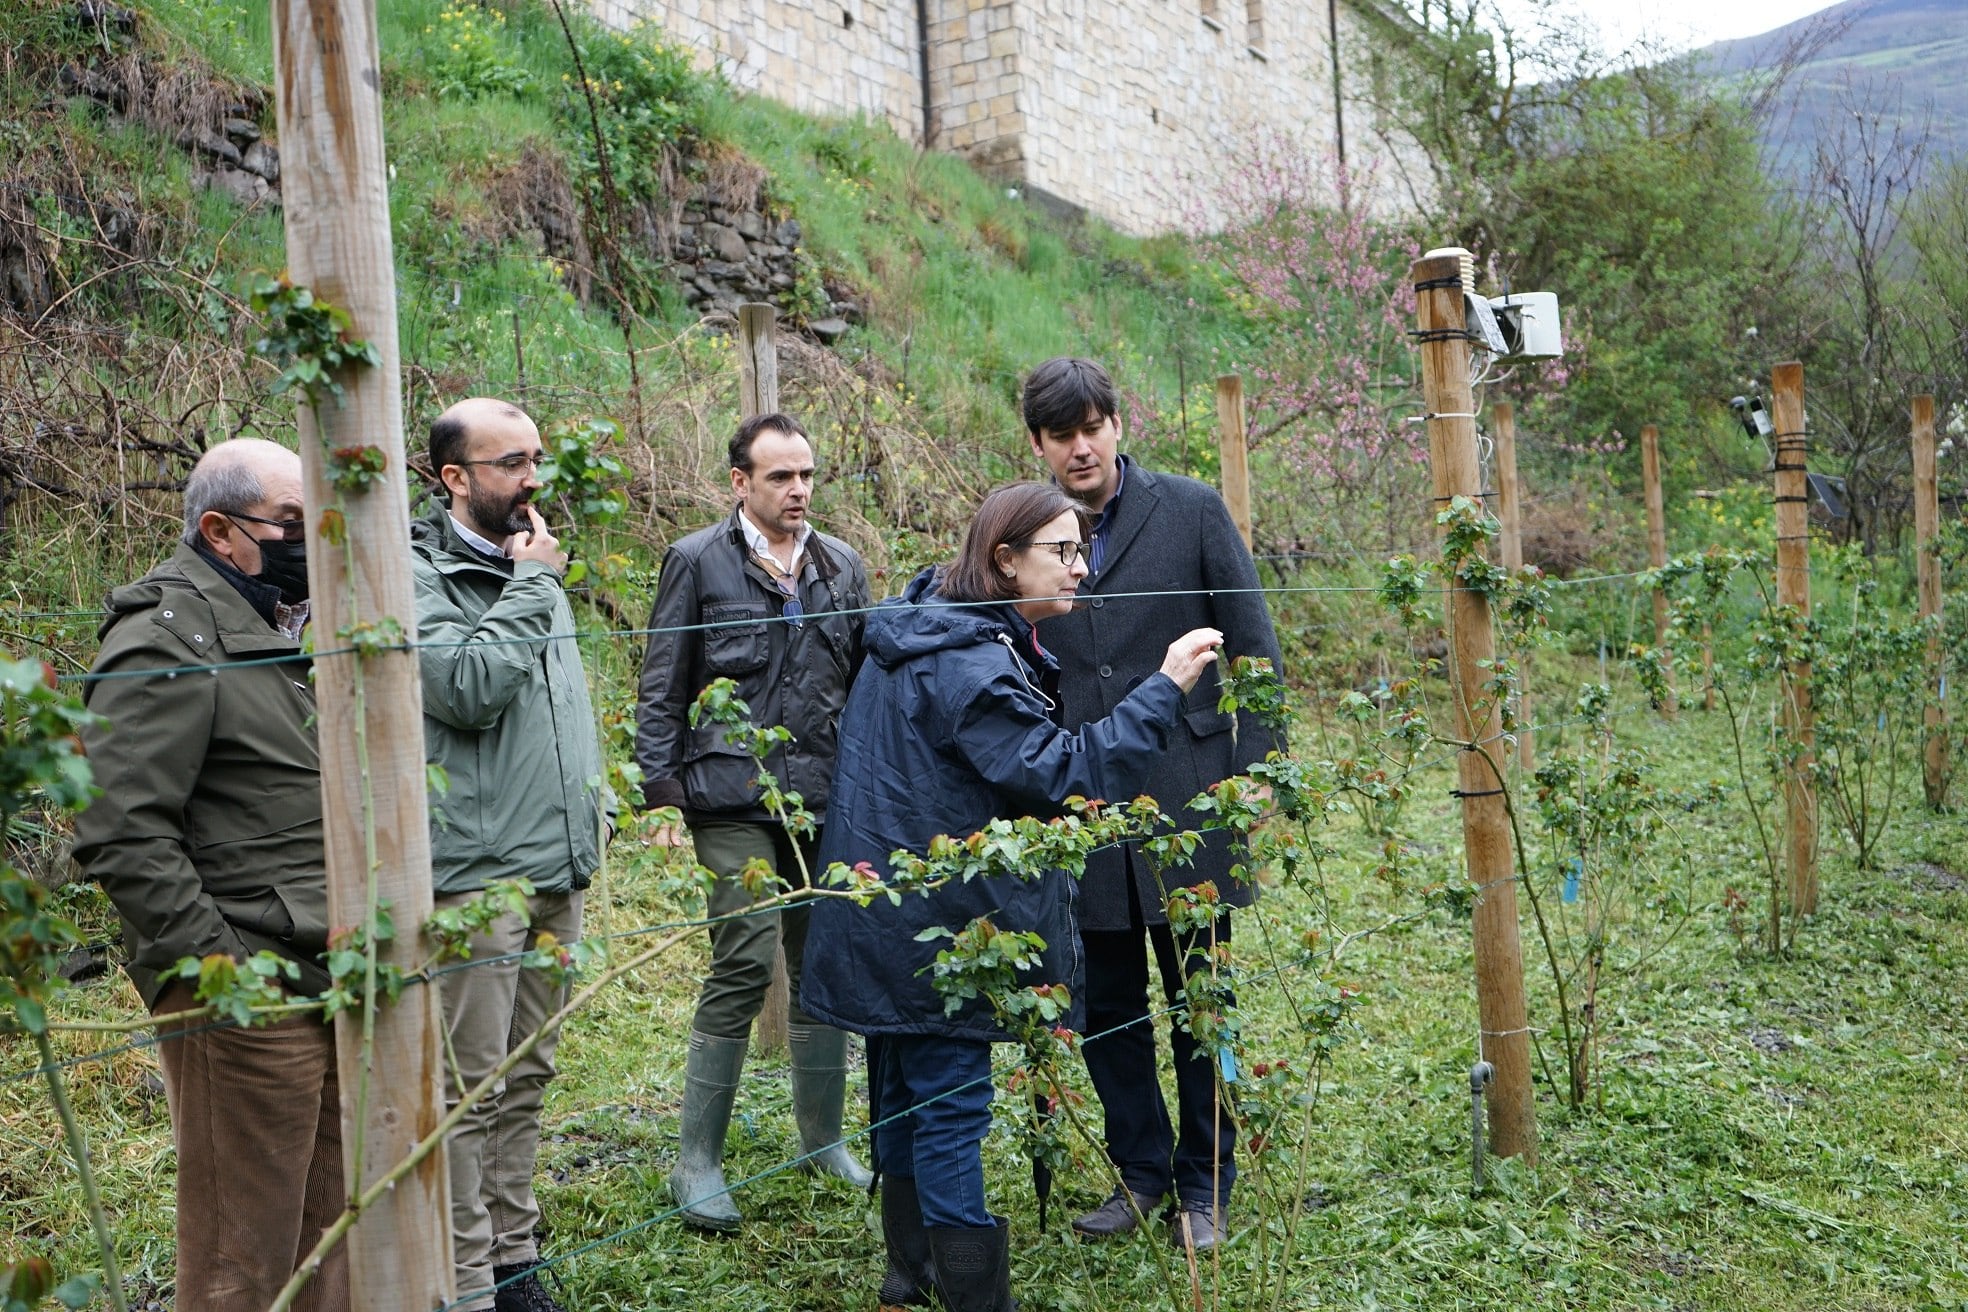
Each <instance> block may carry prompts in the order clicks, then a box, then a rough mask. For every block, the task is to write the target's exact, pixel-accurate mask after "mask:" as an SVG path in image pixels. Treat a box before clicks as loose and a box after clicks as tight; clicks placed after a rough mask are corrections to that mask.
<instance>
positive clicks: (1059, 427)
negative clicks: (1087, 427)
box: [1025, 355, 1121, 437]
mask: <svg viewBox="0 0 1968 1312" xmlns="http://www.w3.org/2000/svg"><path fill="white" fill-rule="evenodd" d="M1089 410H1091V411H1093V412H1094V413H1096V414H1098V415H1099V416H1100V417H1101V418H1102V419H1112V418H1113V417H1114V416H1115V415H1117V414H1119V413H1120V412H1121V403H1120V398H1119V397H1118V396H1116V395H1115V393H1114V380H1113V379H1112V378H1109V377H1108V376H1107V371H1106V370H1105V369H1102V368H1101V367H1100V366H1099V365H1097V364H1095V363H1094V362H1093V361H1091V360H1082V359H1080V358H1078V357H1077V356H1071V355H1056V356H1054V357H1053V358H1052V359H1050V360H1047V361H1046V362H1045V363H1044V364H1042V365H1040V366H1039V367H1038V368H1036V369H1034V370H1033V371H1032V373H1031V375H1030V376H1029V377H1028V378H1026V380H1025V430H1026V431H1027V432H1029V433H1030V434H1031V435H1032V436H1033V437H1037V436H1038V435H1039V433H1040V432H1041V431H1043V430H1044V429H1048V428H1050V429H1051V430H1052V431H1053V432H1055V433H1058V432H1064V431H1065V430H1066V429H1069V428H1078V427H1079V426H1080V425H1081V424H1083V423H1085V422H1086V417H1087V411H1089Z"/></svg>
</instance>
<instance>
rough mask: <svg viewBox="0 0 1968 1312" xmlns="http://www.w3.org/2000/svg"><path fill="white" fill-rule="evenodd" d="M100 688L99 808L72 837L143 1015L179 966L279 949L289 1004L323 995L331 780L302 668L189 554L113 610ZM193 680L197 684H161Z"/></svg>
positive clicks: (94, 694)
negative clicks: (295, 977)
mask: <svg viewBox="0 0 1968 1312" xmlns="http://www.w3.org/2000/svg"><path fill="white" fill-rule="evenodd" d="M101 636H102V651H101V654H100V655H98V656H97V658H96V664H95V673H96V674H97V675H99V676H107V677H102V678H98V679H96V680H94V681H92V682H91V683H90V684H89V689H88V692H87V693H86V694H85V696H86V699H87V701H88V705H89V709H90V710H92V711H94V712H95V713H96V714H98V715H100V716H102V717H104V719H105V721H106V723H104V724H101V725H96V726H94V727H91V728H87V729H84V730H83V731H82V742H83V746H84V748H85V749H86V750H87V752H88V754H89V763H90V765H91V766H92V767H93V768H94V771H95V781H96V786H97V787H99V788H101V789H102V796H101V797H99V798H97V799H96V800H95V801H94V802H93V803H91V804H90V806H89V808H88V809H87V810H86V811H84V812H82V814H81V815H80V816H79V817H77V819H76V822H75V858H76V860H77V861H79V862H81V864H82V867H83V868H84V869H85V870H86V871H88V873H89V876H90V878H92V879H95V880H97V881H99V882H100V883H101V884H102V886H103V891H104V892H106V893H108V894H109V898H110V900H111V901H112V902H114V903H115V904H116V909H117V911H118V912H120V913H121V914H122V917H123V929H124V940H125V942H126V944H127V945H128V947H129V952H130V960H129V963H128V969H129V972H130V978H131V980H132V981H133V982H134V983H135V984H136V986H137V992H138V993H139V994H141V995H142V997H143V1000H144V1005H146V1006H149V1005H151V1004H152V1003H154V1002H155V1001H156V1000H157V996H158V995H159V994H160V993H162V992H163V991H164V986H165V984H166V983H168V982H169V980H168V978H166V976H168V972H169V971H170V970H171V968H172V967H173V966H175V965H176V964H177V962H178V960H179V959H180V958H183V957H203V956H209V955H211V954H213V953H218V952H223V953H227V954H229V955H231V956H233V957H235V958H242V959H243V958H245V957H247V956H250V955H252V954H253V953H255V952H259V951H261V950H263V949H272V950H273V951H275V952H278V953H280V954H281V955H282V956H285V957H288V958H289V959H291V960H293V961H296V962H298V963H300V965H301V968H302V971H301V980H300V982H299V983H298V984H294V985H292V986H291V987H292V988H293V989H294V990H295V991H296V992H300V993H308V994H312V993H318V992H320V991H322V990H323V989H325V988H327V987H328V974H327V972H326V971H325V970H324V969H323V968H322V966H321V962H320V955H321V953H322V951H323V949H324V948H325V947H326V946H327V940H328V883H327V875H326V873H325V869H324V865H323V856H322V847H321V844H322V837H321V767H320V757H319V755H318V753H317V750H316V747H315V738H314V689H313V687H312V686H311V685H310V683H309V680H308V664H307V662H306V661H305V660H301V659H295V660H291V661H283V662H279V663H275V664H264V665H247V664H241V665H240V666H239V667H238V668H226V667H227V666H228V665H229V664H230V663H231V662H247V661H256V660H261V659H264V658H266V657H279V656H293V657H297V658H298V657H299V654H300V644H299V643H298V642H297V641H295V640H294V639H292V638H289V637H288V636H287V635H286V634H284V633H282V632H280V631H279V630H278V629H276V628H274V627H273V626H272V625H271V624H269V623H268V622H267V621H266V620H265V619H264V618H262V617H261V615H260V612H259V611H257V610H255V609H254V607H253V605H252V603H251V602H249V601H248V600H247V599H246V598H245V596H244V595H242V594H241V593H240V591H239V589H238V588H237V587H235V586H234V585H233V584H232V583H231V582H229V581H228V580H227V579H226V578H225V576H224V575H222V574H220V572H219V571H218V570H217V569H216V568H215V567H214V566H213V565H212V564H211V563H210V562H208V561H207V560H205V559H204V558H203V557H201V556H200V555H199V554H198V553H197V552H196V551H194V550H192V549H191V548H190V547H188V546H184V545H180V546H179V547H178V550H177V552H176V554H174V555H173V556H172V557H171V558H170V559H169V560H168V561H166V562H164V563H163V564H162V565H159V566H158V567H157V568H156V569H154V570H152V571H151V572H150V573H149V574H148V575H146V576H145V577H144V578H142V579H140V580H138V581H137V582H135V583H132V584H129V585H128V586H126V587H121V588H118V589H116V591H114V592H112V593H111V594H110V597H109V618H108V619H107V620H105V621H104V622H103V626H102V631H101ZM187 666H216V667H218V668H216V669H211V670H206V671H203V672H198V673H178V674H175V675H172V674H165V673H162V671H167V670H182V669H183V668H184V667H187Z"/></svg>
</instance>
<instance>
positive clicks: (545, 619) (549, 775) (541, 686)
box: [410, 502, 615, 893]
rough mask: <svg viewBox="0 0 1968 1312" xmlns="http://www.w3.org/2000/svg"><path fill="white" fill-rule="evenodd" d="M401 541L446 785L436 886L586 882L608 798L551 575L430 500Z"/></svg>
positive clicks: (437, 814) (427, 714)
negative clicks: (490, 553) (502, 554)
mask: <svg viewBox="0 0 1968 1312" xmlns="http://www.w3.org/2000/svg"><path fill="white" fill-rule="evenodd" d="M410 539H411V549H412V551H413V552H414V559H413V564H414V567H415V573H416V580H417V640H418V643H419V644H420V645H419V647H418V651H417V658H418V665H419V668H420V669H421V671H422V673H423V682H424V748H425V755H426V756H427V757H428V758H429V760H430V762H431V763H432V764H433V765H438V766H442V767H443V769H444V773H445V774H446V776H448V779H449V785H448V787H447V788H446V789H445V791H443V792H442V793H441V794H433V795H432V797H431V878H432V883H433V886H434V890H435V891H436V892H438V893H471V892H476V891H477V890H479V889H482V888H484V887H485V886H486V885H487V884H490V883H492V882H493V881H495V880H500V879H527V880H530V881H532V884H533V888H534V890H535V891H536V892H540V893H565V892H567V891H568V890H570V889H581V888H586V887H587V886H588V879H589V877H590V876H591V875H593V873H594V870H595V867H596V866H598V865H600V864H601V826H602V823H603V821H604V819H606V820H607V821H608V822H610V823H612V822H613V819H614V814H615V806H614V798H613V794H611V793H610V792H609V791H608V789H607V787H606V785H605V783H604V782H603V779H602V763H601V750H600V748H599V746H598V745H597V743H596V739H595V723H594V712H593V710H592V708H591V706H590V704H589V701H588V683H587V676H586V674H585V672H584V671H583V670H582V667H581V651H580V645H579V644H578V643H577V642H576V641H575V640H574V637H573V634H574V616H573V612H572V611H571V610H570V609H569V607H568V604H567V592H566V589H564V588H563V587H562V586H561V582H560V576H559V575H558V574H556V573H555V572H554V571H553V570H552V569H550V568H548V567H547V566H546V565H543V564H541V563H539V562H538V561H529V560H522V561H517V562H514V561H509V560H492V559H489V558H487V557H485V556H483V555H480V554H479V553H478V552H477V551H475V550H473V549H472V548H471V547H469V546H467V545H466V544H465V542H464V539H462V538H460V537H459V536H458V532H457V529H456V527H455V526H453V524H452V522H451V513H450V510H449V508H448V507H447V506H445V505H444V504H442V503H441V502H439V503H438V504H436V505H434V506H433V508H432V510H431V512H430V513H429V514H428V515H426V516H425V517H424V518H422V519H420V520H417V521H415V522H413V523H412V524H411V526H410Z"/></svg>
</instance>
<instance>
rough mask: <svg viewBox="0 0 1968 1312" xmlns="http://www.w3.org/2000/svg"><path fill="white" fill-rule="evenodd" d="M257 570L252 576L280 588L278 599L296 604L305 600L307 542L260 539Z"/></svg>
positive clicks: (306, 589) (306, 586)
mask: <svg viewBox="0 0 1968 1312" xmlns="http://www.w3.org/2000/svg"><path fill="white" fill-rule="evenodd" d="M258 546H259V548H260V572H259V573H258V574H256V575H255V576H254V577H255V578H257V579H259V581H260V582H262V583H267V584H271V585H272V586H273V587H276V588H279V589H280V599H281V600H282V601H284V602H286V603H287V604H288V605H289V606H298V605H300V604H301V603H302V602H304V601H306V600H307V599H308V573H307V543H305V542H288V541H286V540H285V539H282V538H261V539H259V541H258Z"/></svg>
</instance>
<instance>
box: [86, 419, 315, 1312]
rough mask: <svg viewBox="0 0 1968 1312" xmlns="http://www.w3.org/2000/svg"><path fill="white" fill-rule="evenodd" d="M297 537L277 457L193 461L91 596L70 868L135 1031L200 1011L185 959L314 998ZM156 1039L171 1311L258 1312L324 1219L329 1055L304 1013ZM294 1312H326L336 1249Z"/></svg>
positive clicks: (242, 451)
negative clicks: (176, 502) (172, 1279)
mask: <svg viewBox="0 0 1968 1312" xmlns="http://www.w3.org/2000/svg"><path fill="white" fill-rule="evenodd" d="M303 513H304V512H303V508H302V504H301V462H300V458H299V457H298V456H296V455H295V454H294V453H293V452H292V451H289V450H287V449H286V448H284V447H281V446H278V445H276V444H274V443H272V442H261V441H255V440H250V439H241V440H236V441H232V442H226V443H223V444H221V445H219V446H216V447H213V448H212V449H211V450H210V451H208V452H206V454H205V455H204V457H203V458H201V459H200V460H199V462H198V464H197V467H196V468H194V469H193V471H192V474H191V478H190V481H189V482H188V483H187V484H186V485H185V528H184V538H183V541H182V542H181V543H180V544H179V546H178V549H177V551H176V552H175V553H173V555H172V556H171V558H170V559H169V560H167V561H165V562H164V563H163V564H161V565H159V566H158V567H157V568H156V569H154V570H152V571H151V572H150V573H149V574H148V575H146V576H145V577H144V578H142V579H140V580H138V581H137V582H135V583H132V584H130V585H128V586H127V587H122V588H118V589H117V590H116V591H115V592H113V593H111V594H110V599H109V611H110V614H109V618H108V619H107V620H106V621H105V622H104V623H103V626H102V652H101V654H100V655H99V656H98V657H97V659H96V665H95V669H94V671H93V673H92V676H91V682H90V684H89V692H88V695H87V700H88V704H89V709H90V710H92V711H94V712H96V713H97V714H98V715H100V716H102V717H104V723H103V724H102V725H99V726H97V727H94V728H91V729H86V730H84V731H83V741H84V745H85V746H86V748H87V750H88V754H89V758H90V763H91V764H92V766H93V767H94V770H95V780H96V784H97V785H98V786H99V787H100V788H101V789H102V796H101V797H100V798H98V799H97V800H96V801H95V802H94V803H93V804H92V805H91V806H90V807H89V809H88V810H86V811H84V812H83V813H82V815H81V816H80V817H79V818H78V820H77V821H76V834H75V856H76V859H77V860H78V861H80V862H81V863H82V865H83V867H84V868H85V869H86V870H87V871H88V873H89V875H90V876H91V877H92V878H94V879H96V880H99V881H100V882H101V883H102V886H103V889H104V891H105V892H107V893H108V894H109V896H110V899H111V900H112V901H113V902H115V904H116V909H117V910H118V912H120V913H121V915H122V917H123V925H124V938H125V941H126V944H127V946H128V949H129V954H130V957H129V964H128V969H129V972H130V978H131V980H132V981H133V982H134V983H135V984H136V986H137V991H138V993H139V995H140V996H141V997H142V999H143V1001H144V1004H145V1005H146V1006H148V1007H149V1008H150V1009H151V1014H152V1015H153V1016H168V1015H171V1014H173V1013H177V1012H183V1011H187V1010H189V1009H191V1008H193V1007H195V1006H197V1005H198V1004H197V1002H196V1001H195V999H194V998H193V995H192V985H191V982H190V981H187V980H184V979H180V978H176V977H175V973H174V967H175V966H176V964H177V963H178V962H179V961H180V960H182V959H183V958H186V957H194V958H195V957H207V956H212V955H215V954H223V955H226V956H230V957H233V958H235V959H239V960H244V959H245V958H247V957H249V956H252V955H253V954H255V953H257V952H261V951H272V952H274V953H277V954H279V955H280V956H281V957H282V958H285V959H286V961H288V962H291V963H292V964H293V965H294V967H295V969H296V970H297V971H298V973H299V979H298V980H295V981H292V982H290V983H289V987H290V988H291V989H293V991H295V992H296V993H300V994H307V993H313V992H318V991H320V990H321V989H322V988H325V987H326V985H327V983H328V976H327V973H326V972H325V970H324V969H323V968H322V965H321V960H320V956H321V952H322V950H323V948H324V947H325V946H326V942H327V937H328V923H327V878H326V874H325V871H324V865H323V855H322V832H321V772H320V763H319V759H318V757H317V755H316V749H315V737H314V724H313V716H314V692H313V690H312V688H311V687H310V686H309V684H308V667H307V664H306V662H305V661H304V660H303V659H301V655H300V637H301V630H302V627H303V626H304V625H305V624H306V623H307V614H308V602H307V561H306V556H305V554H304V548H303V547H302V545H301V544H302V540H303V536H304V533H303V530H304V522H303V518H302V516H303ZM283 656H286V657H293V658H294V659H292V660H286V661H279V660H276V661H272V662H270V663H254V662H267V661H268V658H277V657H283ZM235 663H237V664H235ZM202 667H212V668H211V669H210V670H209V671H205V670H204V669H203V668H202ZM192 668H199V669H200V672H197V673H191V672H189V671H190V670H191V669H192ZM172 671H177V673H175V674H173V673H171V672H172ZM158 1037H159V1039H160V1042H159V1043H158V1046H157V1055H158V1065H159V1066H160V1068H161V1069H162V1071H163V1076H164V1092H165V1096H166V1098H167V1099H168V1100H169V1103H170V1108H171V1129H172V1132H173V1135H174V1137H175V1139H176V1142H177V1154H178V1190H177V1198H178V1209H177V1215H178V1285H177V1305H178V1306H179V1307H180V1308H184V1309H187V1310H189V1309H193V1308H195V1309H197V1312H262V1309H264V1308H265V1307H266V1306H267V1305H268V1304H269V1303H271V1302H272V1301H273V1299H274V1297H275V1295H276V1294H278V1292H279V1290H280V1288H281V1286H282V1285H284V1284H285V1283H286V1282H287V1279H288V1277H289V1276H290V1275H291V1274H292V1273H293V1271H294V1268H295V1266H296V1265H297V1264H298V1262H299V1260H300V1258H301V1257H302V1256H304V1255H305V1254H306V1253H307V1252H308V1251H309V1250H310V1249H312V1248H313V1247H314V1245H315V1244H316V1243H317V1242H318V1241H319V1239H320V1237H321V1232H322V1230H323V1229H324V1228H326V1227H327V1225H328V1224H329V1223H330V1222H332V1221H333V1220H334V1219H335V1217H336V1216H337V1215H338V1214H339V1213H340V1212H341V1209H342V1203H343V1188H342V1143H341V1112H340V1106H339V1097H338V1093H337V1082H336V1078H335V1045H334V1037H333V1032H332V1031H331V1030H330V1029H329V1027H328V1026H326V1025H324V1024H322V1022H321V1018H320V1016H319V1015H317V1014H313V1013H309V1014H304V1015H300V1016H295V1017H290V1018H288V1019H285V1020H278V1021H275V1022H273V1023H272V1024H268V1025H262V1026H255V1027H252V1028H245V1029H242V1028H237V1027H232V1026H222V1027H214V1026H212V1025H211V1023H210V1022H209V1021H205V1020H200V1021H196V1022H193V1023H189V1024H170V1023H167V1024H165V1025H161V1026H160V1027H159V1035H158ZM294 1306H295V1307H296V1308H299V1309H311V1310H312V1312H346V1309H347V1308H348V1306H349V1287H348V1265H347V1250H346V1248H343V1247H337V1248H336V1249H335V1250H334V1251H333V1252H332V1253H330V1254H329V1256H328V1258H327V1260H326V1262H324V1263H323V1265H322V1267H321V1270H320V1272H319V1274H317V1275H316V1277H315V1279H314V1280H313V1282H312V1283H311V1284H310V1285H309V1287H308V1288H307V1289H306V1290H305V1291H304V1292H303V1293H302V1294H301V1296H300V1298H299V1299H298V1300H297V1301H296V1302H295V1304H294Z"/></svg>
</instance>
